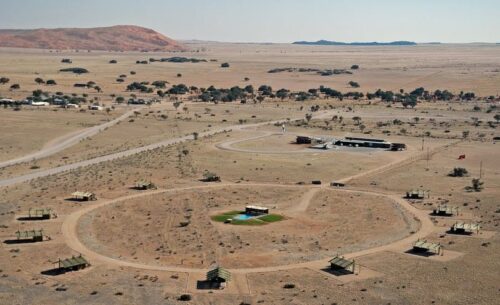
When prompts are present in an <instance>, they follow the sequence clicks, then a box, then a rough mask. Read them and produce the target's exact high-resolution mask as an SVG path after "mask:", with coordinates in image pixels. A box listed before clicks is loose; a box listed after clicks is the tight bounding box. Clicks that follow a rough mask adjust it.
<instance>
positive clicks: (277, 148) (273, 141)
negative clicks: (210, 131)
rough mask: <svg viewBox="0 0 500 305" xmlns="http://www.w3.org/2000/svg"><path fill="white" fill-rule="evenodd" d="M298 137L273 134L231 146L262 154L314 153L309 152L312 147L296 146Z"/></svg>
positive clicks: (231, 146)
mask: <svg viewBox="0 0 500 305" xmlns="http://www.w3.org/2000/svg"><path fill="white" fill-rule="evenodd" d="M296 137H297V136H296V135H293V134H271V135H267V136H262V137H258V138H255V139H250V140H244V141H238V142H236V143H233V144H231V145H230V148H233V149H242V150H248V151H262V152H279V153H286V152H314V150H309V149H308V147H309V146H310V145H307V144H305V145H304V144H296V143H295V141H296Z"/></svg>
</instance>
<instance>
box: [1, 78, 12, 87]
mask: <svg viewBox="0 0 500 305" xmlns="http://www.w3.org/2000/svg"><path fill="white" fill-rule="evenodd" d="M9 81H10V79H8V78H7V77H0V84H2V85H5V84H7V83H8V82H9Z"/></svg>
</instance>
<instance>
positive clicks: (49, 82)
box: [45, 79, 57, 86]
mask: <svg viewBox="0 0 500 305" xmlns="http://www.w3.org/2000/svg"><path fill="white" fill-rule="evenodd" d="M45 84H46V85H48V86H55V85H57V83H56V81H55V80H53V79H49V80H47V82H45Z"/></svg>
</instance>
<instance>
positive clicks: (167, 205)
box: [78, 186, 413, 268]
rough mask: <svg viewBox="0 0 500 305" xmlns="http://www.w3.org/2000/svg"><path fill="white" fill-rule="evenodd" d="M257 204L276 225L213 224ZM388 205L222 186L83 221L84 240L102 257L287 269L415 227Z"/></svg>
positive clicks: (96, 213)
mask: <svg viewBox="0 0 500 305" xmlns="http://www.w3.org/2000/svg"><path fill="white" fill-rule="evenodd" d="M246 205H260V206H266V207H269V208H270V212H272V213H278V214H281V215H283V216H285V219H284V220H282V221H279V222H273V223H269V224H266V225H260V226H238V225H230V224H224V223H219V222H213V221H211V216H213V215H216V214H218V213H221V212H224V211H231V210H241V209H244V207H245V206H246ZM408 219H409V218H408V217H406V216H405V215H404V214H403V212H402V211H400V210H399V208H398V207H397V205H396V204H394V203H393V202H392V201H391V200H389V199H387V198H385V197H382V196H375V195H371V194H364V193H354V192H348V191H335V190H327V189H313V188H307V187H293V186H287V187H285V186H224V187H220V188H219V187H215V188H212V189H198V190H189V191H182V192H181V191H179V192H169V193H162V194H157V195H151V196H146V197H142V198H136V199H131V200H128V201H123V202H117V203H114V204H110V205H106V206H103V207H101V208H97V209H95V210H92V211H91V212H89V213H88V214H85V215H84V216H82V218H81V219H80V222H79V224H78V234H79V236H80V239H81V242H82V243H84V244H85V246H86V247H88V248H90V249H91V250H93V251H95V252H97V253H101V254H103V255H106V256H109V257H112V258H117V259H122V260H126V261H131V262H138V263H142V264H148V265H157V266H183V267H189V268H206V267H209V266H210V265H212V264H213V263H219V264H220V265H222V266H224V267H226V268H254V267H269V266H278V265H287V264H293V263H300V262H306V261H312V260H317V259H322V258H325V257H329V256H331V255H333V254H335V253H337V252H339V253H347V252H352V251H356V250H361V249H366V248H371V247H374V246H377V245H381V244H386V243H390V242H391V241H394V240H397V239H401V238H402V237H404V236H406V235H408V234H409V232H410V231H411V230H412V229H413V228H412V224H411V223H409V222H408Z"/></svg>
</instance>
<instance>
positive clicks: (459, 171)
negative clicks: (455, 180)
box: [448, 167, 469, 177]
mask: <svg viewBox="0 0 500 305" xmlns="http://www.w3.org/2000/svg"><path fill="white" fill-rule="evenodd" d="M468 174H469V172H468V171H467V170H466V169H465V168H463V167H455V168H454V169H453V170H452V171H451V172H450V173H449V174H448V176H450V177H465V176H467V175H468Z"/></svg>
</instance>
